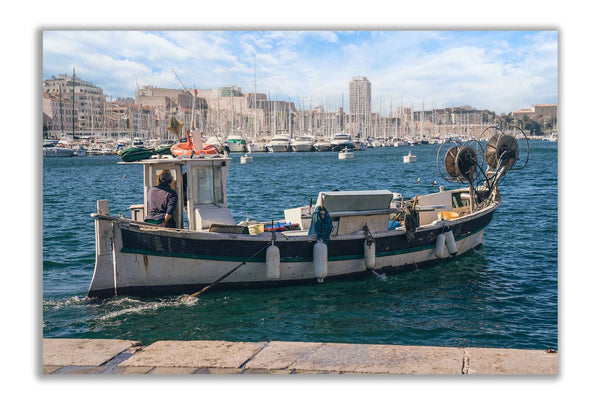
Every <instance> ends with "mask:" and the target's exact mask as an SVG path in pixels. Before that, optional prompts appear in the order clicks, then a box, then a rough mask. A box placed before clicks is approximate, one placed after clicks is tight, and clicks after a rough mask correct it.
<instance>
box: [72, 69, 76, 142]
mask: <svg viewBox="0 0 600 409" xmlns="http://www.w3.org/2000/svg"><path fill="white" fill-rule="evenodd" d="M71 90H72V98H71V99H72V101H71V104H72V111H73V112H71V121H72V123H73V127H72V129H71V133H72V136H73V140H75V67H73V77H71Z"/></svg>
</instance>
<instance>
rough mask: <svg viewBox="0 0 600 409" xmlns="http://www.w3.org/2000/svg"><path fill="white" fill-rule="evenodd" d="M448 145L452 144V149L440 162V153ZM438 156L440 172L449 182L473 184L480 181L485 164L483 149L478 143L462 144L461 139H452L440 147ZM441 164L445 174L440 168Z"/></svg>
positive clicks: (449, 149) (450, 148)
mask: <svg viewBox="0 0 600 409" xmlns="http://www.w3.org/2000/svg"><path fill="white" fill-rule="evenodd" d="M446 144H450V147H449V148H448V150H447V151H446V153H445V155H444V157H443V160H441V161H440V159H441V156H440V153H441V152H442V150H443V148H444V146H445V145H446ZM437 155H438V160H437V162H438V170H439V172H440V175H441V176H442V177H443V178H444V179H445V180H446V181H447V182H450V183H469V184H472V183H473V182H474V181H475V180H477V179H479V176H480V174H481V169H482V163H483V148H482V147H481V144H480V143H479V142H478V141H468V142H462V141H461V140H460V139H450V140H448V141H445V142H444V143H443V144H442V145H440V147H439V148H438V153H437ZM441 163H443V167H444V171H445V174H444V173H443V172H442V170H441V168H440V164H441Z"/></svg>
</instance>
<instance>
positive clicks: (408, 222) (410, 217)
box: [404, 205, 420, 240]
mask: <svg viewBox="0 0 600 409" xmlns="http://www.w3.org/2000/svg"><path fill="white" fill-rule="evenodd" d="M419 225H420V222H419V212H417V211H416V210H415V209H414V208H413V207H412V206H411V205H408V206H406V213H405V216H404V227H405V228H406V237H407V238H408V240H413V239H414V238H415V231H417V227H419Z"/></svg>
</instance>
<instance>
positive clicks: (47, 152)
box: [42, 143, 75, 157]
mask: <svg viewBox="0 0 600 409" xmlns="http://www.w3.org/2000/svg"><path fill="white" fill-rule="evenodd" d="M73 153H75V150H74V149H71V148H65V147H64V146H60V145H58V144H56V143H45V144H44V145H43V146H42V155H43V156H48V157H51V156H53V157H69V156H73Z"/></svg>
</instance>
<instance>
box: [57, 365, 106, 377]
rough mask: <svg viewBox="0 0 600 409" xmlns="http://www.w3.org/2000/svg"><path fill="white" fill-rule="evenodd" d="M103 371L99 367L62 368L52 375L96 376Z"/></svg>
mask: <svg viewBox="0 0 600 409" xmlns="http://www.w3.org/2000/svg"><path fill="white" fill-rule="evenodd" d="M104 369H105V368H103V367H101V366H63V367H62V368H60V369H59V370H57V371H55V372H53V373H52V375H97V374H99V373H100V372H102V371H103V370H104Z"/></svg>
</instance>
